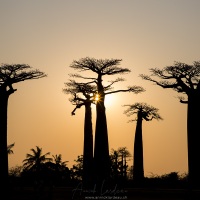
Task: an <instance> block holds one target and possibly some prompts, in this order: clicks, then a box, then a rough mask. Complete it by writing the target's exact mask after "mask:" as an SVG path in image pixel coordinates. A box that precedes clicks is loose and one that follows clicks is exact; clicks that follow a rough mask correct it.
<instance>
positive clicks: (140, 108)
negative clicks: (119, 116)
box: [124, 103, 162, 183]
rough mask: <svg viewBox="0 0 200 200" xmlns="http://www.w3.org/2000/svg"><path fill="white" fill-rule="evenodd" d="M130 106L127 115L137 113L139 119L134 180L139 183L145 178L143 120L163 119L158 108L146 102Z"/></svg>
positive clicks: (137, 119)
mask: <svg viewBox="0 0 200 200" xmlns="http://www.w3.org/2000/svg"><path fill="white" fill-rule="evenodd" d="M125 106H128V109H127V110H125V112H124V113H125V114H126V115H127V116H132V115H137V117H136V119H133V120H131V121H137V124H136V130H135V139H134V152H133V155H134V156H133V180H134V181H135V182H137V183H142V181H143V179H144V164H143V139H142V120H146V121H151V120H152V119H157V120H159V119H162V118H161V116H160V115H159V114H158V109H157V108H154V107H153V106H149V105H147V104H146V103H135V104H132V105H125Z"/></svg>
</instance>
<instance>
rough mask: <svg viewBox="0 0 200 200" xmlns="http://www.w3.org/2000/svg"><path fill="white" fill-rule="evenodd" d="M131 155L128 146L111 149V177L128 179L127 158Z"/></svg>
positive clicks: (117, 179) (120, 179)
mask: <svg viewBox="0 0 200 200" xmlns="http://www.w3.org/2000/svg"><path fill="white" fill-rule="evenodd" d="M128 157H131V154H130V152H129V151H128V150H127V147H119V148H118V149H117V150H114V149H111V154H110V159H111V172H112V173H111V177H112V178H113V179H114V180H116V181H122V180H126V179H127V168H128V165H127V158H128Z"/></svg>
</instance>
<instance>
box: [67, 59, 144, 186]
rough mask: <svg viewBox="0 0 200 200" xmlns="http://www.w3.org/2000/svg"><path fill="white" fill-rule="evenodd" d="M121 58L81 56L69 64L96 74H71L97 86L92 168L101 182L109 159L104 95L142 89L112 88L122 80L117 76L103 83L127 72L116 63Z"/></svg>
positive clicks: (107, 171) (141, 89) (126, 69)
mask: <svg viewBox="0 0 200 200" xmlns="http://www.w3.org/2000/svg"><path fill="white" fill-rule="evenodd" d="M121 61H122V60H121V59H104V60H103V59H95V58H89V57H86V58H82V59H80V60H78V61H76V60H75V61H73V62H72V64H71V65H70V67H71V68H73V69H75V70H78V71H79V72H81V73H83V72H92V73H94V74H95V75H96V76H95V77H94V76H91V77H88V76H83V75H80V74H72V75H71V76H73V77H75V78H82V79H84V80H87V81H88V80H90V83H91V84H93V83H95V84H96V86H97V94H98V101H97V102H96V130H95V146H94V169H95V179H96V181H97V182H99V183H101V182H102V181H104V180H107V179H108V178H109V176H110V161H109V143H108V130H107V119H106V109H105V104H104V100H105V96H106V95H108V94H113V93H119V92H133V93H136V94H137V93H140V92H142V91H144V89H143V88H142V87H139V86H132V87H127V88H126V89H120V90H113V87H112V86H113V84H115V83H117V82H120V81H124V79H122V78H117V79H115V80H112V81H110V82H109V83H108V85H103V77H105V76H111V75H119V74H126V73H129V72H130V70H129V69H128V68H122V67H119V66H118V65H119V64H120V62H121Z"/></svg>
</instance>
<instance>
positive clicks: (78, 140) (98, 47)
mask: <svg viewBox="0 0 200 200" xmlns="http://www.w3.org/2000/svg"><path fill="white" fill-rule="evenodd" d="M199 9H200V1H199V0H173V1H172V0H171V1H165V0H159V1H158V0H151V1H149V0H126V1H121V0H109V1H108V0H101V1H94V0H93V1H92V0H84V1H77V0H75V1H70V0H58V1H54V0H42V1H39V0H35V1H31V0H18V1H15V0H7V1H3V0H0V27H1V33H0V45H1V48H0V63H8V64H23V63H24V64H28V65H30V66H31V67H33V68H34V69H39V70H41V71H43V72H45V73H46V74H47V75H48V76H47V77H45V78H42V79H38V80H28V81H25V82H22V83H18V84H16V85H14V88H16V89H17V92H15V93H14V94H12V95H11V96H10V99H9V107H8V144H11V143H15V146H14V148H13V151H14V154H12V155H9V166H10V167H14V166H16V165H19V166H20V165H22V160H23V159H25V156H26V154H27V153H30V149H31V148H35V146H36V145H37V146H39V147H41V148H42V149H43V153H47V152H51V155H55V154H61V155H62V159H63V161H69V163H68V166H69V167H71V166H72V164H73V161H74V160H75V159H76V158H77V156H78V155H81V154H82V153H83V125H84V108H82V109H79V110H77V112H76V115H75V116H71V111H72V110H73V109H74V107H73V106H72V105H71V103H70V102H69V100H68V99H69V97H70V96H68V95H66V94H64V93H63V91H62V90H63V88H64V87H65V85H64V83H65V82H67V81H68V79H69V75H68V74H70V73H74V72H76V71H74V70H73V69H72V68H70V67H69V65H70V64H71V63H72V62H73V60H79V59H80V58H84V57H93V58H96V59H111V58H114V59H122V62H121V65H120V66H121V67H126V68H129V69H130V70H131V73H129V74H127V75H124V76H122V77H124V78H125V79H126V81H124V82H123V83H120V84H116V86H115V89H122V88H125V87H127V86H129V85H138V86H142V87H144V89H145V90H146V92H144V93H141V94H137V95H136V94H131V93H119V94H113V95H112V96H110V97H109V98H108V99H106V113H107V123H108V134H109V148H110V150H111V149H112V148H114V149H117V148H118V147H127V148H128V150H129V151H130V153H131V154H132V155H133V141H134V133H135V125H136V123H135V122H133V123H127V122H128V120H129V119H130V118H128V117H127V116H125V115H124V114H123V112H124V110H125V108H124V107H123V106H122V105H124V104H133V103H135V102H146V103H147V104H150V105H152V106H154V107H156V108H158V109H159V114H160V115H161V116H162V117H163V119H164V120H162V121H156V120H155V121H151V122H146V121H144V123H143V147H144V170H145V175H146V176H148V175H151V174H152V173H153V174H165V173H169V172H172V171H176V172H179V173H185V172H187V132H186V129H187V127H186V120H187V119H186V117H187V116H186V112H187V105H185V104H181V103H179V100H178V98H177V96H178V94H177V93H176V92H174V91H172V90H170V89H162V88H160V87H159V86H156V85H154V84H153V83H152V82H148V81H144V80H142V79H141V78H140V77H139V74H150V72H149V69H150V68H154V67H158V68H163V67H165V66H168V65H173V64H174V61H180V62H184V63H187V64H192V63H193V61H199V60H200V54H199V52H200V45H199V44H200V37H199V35H200V24H199V19H200V12H199ZM86 75H87V74H86ZM110 78H112V77H110ZM115 78H116V76H113V79H115ZM105 80H109V79H105ZM92 108H93V109H92V112H93V126H94V129H93V130H95V117H96V116H95V114H96V113H95V107H94V106H93V107H92ZM130 165H131V163H130Z"/></svg>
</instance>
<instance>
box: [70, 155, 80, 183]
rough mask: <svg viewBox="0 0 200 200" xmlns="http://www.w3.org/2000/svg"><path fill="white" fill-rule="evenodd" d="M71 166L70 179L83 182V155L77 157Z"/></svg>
mask: <svg viewBox="0 0 200 200" xmlns="http://www.w3.org/2000/svg"><path fill="white" fill-rule="evenodd" d="M74 161H75V164H74V165H73V166H72V168H71V171H72V179H74V180H79V181H80V180H83V155H79V156H78V157H77V159H76V160H74Z"/></svg>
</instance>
